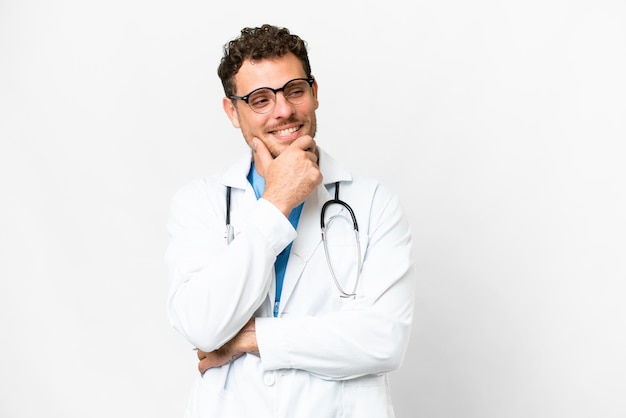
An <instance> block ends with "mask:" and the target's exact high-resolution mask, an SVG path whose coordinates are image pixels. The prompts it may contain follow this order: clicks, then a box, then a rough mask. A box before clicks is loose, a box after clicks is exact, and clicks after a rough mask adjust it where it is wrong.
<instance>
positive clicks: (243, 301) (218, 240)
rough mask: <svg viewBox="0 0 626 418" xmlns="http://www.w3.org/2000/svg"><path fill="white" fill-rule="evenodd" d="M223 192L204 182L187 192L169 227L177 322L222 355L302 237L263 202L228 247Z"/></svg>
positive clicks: (171, 306) (175, 204) (171, 308)
mask: <svg viewBox="0 0 626 418" xmlns="http://www.w3.org/2000/svg"><path fill="white" fill-rule="evenodd" d="M214 189H216V190H214ZM221 191H223V187H222V186H221V185H218V184H206V183H202V182H195V183H193V184H191V185H190V186H187V187H185V188H183V189H181V190H180V191H179V192H178V193H177V194H176V195H175V196H174V199H173V201H172V209H171V217H170V221H169V223H168V230H169V233H170V243H169V246H168V249H167V253H166V262H167V264H168V267H169V276H170V292H169V297H168V313H169V317H170V321H171V322H172V325H173V326H174V328H175V329H176V330H178V331H179V332H180V333H181V334H182V335H183V336H185V337H186V339H187V340H188V341H189V342H190V343H191V344H193V345H194V346H195V347H198V348H200V349H202V350H204V351H213V350H216V349H218V348H220V347H222V346H223V345H224V344H225V343H226V342H228V341H229V340H230V339H232V338H233V337H234V336H235V335H236V334H237V332H238V331H239V330H240V329H241V328H242V327H243V326H244V325H245V324H246V322H247V321H248V320H249V319H250V317H251V316H252V315H253V313H254V311H255V310H256V309H257V308H258V307H259V306H260V305H261V303H262V302H263V300H264V299H265V298H266V297H267V294H268V290H269V288H270V285H271V280H272V277H273V275H272V269H273V265H274V261H275V258H276V256H277V255H278V254H279V253H280V251H281V250H282V249H283V248H284V247H285V246H286V245H287V244H288V243H289V242H291V241H292V240H293V238H294V237H295V231H294V230H293V227H292V226H291V224H290V223H289V221H288V220H287V219H286V218H285V217H284V216H283V215H282V214H281V213H280V212H279V211H278V210H277V209H276V208H275V207H274V206H273V205H272V204H270V203H269V202H267V201H265V200H263V199H261V200H259V201H257V202H256V203H254V206H253V207H252V210H251V211H250V213H249V215H248V218H247V219H246V220H245V221H244V222H242V223H241V224H240V225H239V228H238V229H239V230H238V233H237V237H236V239H235V240H233V242H231V244H230V245H227V244H226V241H225V240H224V210H223V205H224V201H223V198H220V197H221V196H222V193H221Z"/></svg>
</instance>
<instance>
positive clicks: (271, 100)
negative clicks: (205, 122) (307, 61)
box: [229, 78, 315, 114]
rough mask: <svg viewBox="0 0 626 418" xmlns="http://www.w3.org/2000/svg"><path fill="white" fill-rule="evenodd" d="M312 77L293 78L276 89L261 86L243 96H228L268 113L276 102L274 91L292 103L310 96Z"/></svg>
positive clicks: (303, 101)
mask: <svg viewBox="0 0 626 418" xmlns="http://www.w3.org/2000/svg"><path fill="white" fill-rule="evenodd" d="M313 81H315V80H314V79H312V78H294V79H293V80H290V81H287V82H286V83H285V85H284V86H282V87H281V88H278V89H273V88H271V87H261V88H258V89H256V90H252V91H251V92H250V93H248V94H246V95H245V96H229V98H230V99H233V100H243V101H244V102H246V103H247V104H248V106H250V109H252V110H253V111H254V112H256V113H261V114H263V113H268V112H270V111H271V110H272V109H273V108H274V105H275V104H276V93H278V92H279V91H282V92H283V95H284V96H285V99H287V101H288V102H289V103H291V104H292V105H300V104H303V103H305V102H306V101H308V100H309V99H310V98H311V87H313Z"/></svg>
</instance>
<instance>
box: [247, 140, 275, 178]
mask: <svg viewBox="0 0 626 418" xmlns="http://www.w3.org/2000/svg"><path fill="white" fill-rule="evenodd" d="M252 151H253V152H254V166H255V167H256V170H257V171H258V173H259V174H260V175H261V177H265V170H266V168H267V167H269V165H270V164H271V163H272V161H274V158H273V157H272V154H271V153H270V151H269V150H268V149H267V147H266V146H265V144H264V143H263V141H261V140H260V139H259V138H256V137H255V138H252Z"/></svg>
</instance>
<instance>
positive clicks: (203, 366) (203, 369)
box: [198, 361, 210, 375]
mask: <svg viewBox="0 0 626 418" xmlns="http://www.w3.org/2000/svg"><path fill="white" fill-rule="evenodd" d="M209 369H210V367H208V366H207V365H206V364H205V362H204V361H201V362H200V363H198V371H199V372H200V374H201V375H204V373H205V372H206V371H207V370H209Z"/></svg>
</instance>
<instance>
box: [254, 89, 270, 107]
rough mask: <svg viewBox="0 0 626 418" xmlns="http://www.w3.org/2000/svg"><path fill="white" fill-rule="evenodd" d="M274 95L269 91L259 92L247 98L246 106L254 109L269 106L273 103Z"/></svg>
mask: <svg viewBox="0 0 626 418" xmlns="http://www.w3.org/2000/svg"><path fill="white" fill-rule="evenodd" d="M273 95H274V94H273V93H272V92H269V91H259V92H256V93H254V94H253V95H251V96H250V97H249V98H248V104H249V105H250V106H252V107H254V108H255V109H263V108H264V107H267V106H269V105H270V104H271V103H272V101H273V97H272V96H273Z"/></svg>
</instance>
